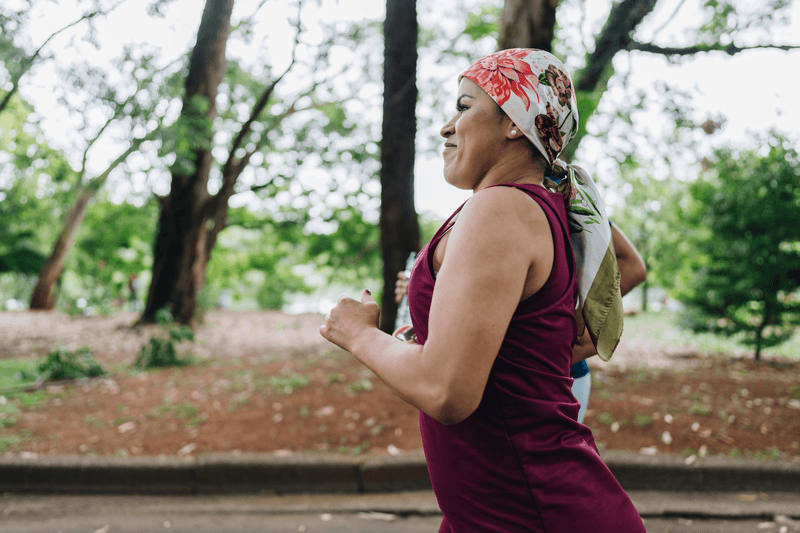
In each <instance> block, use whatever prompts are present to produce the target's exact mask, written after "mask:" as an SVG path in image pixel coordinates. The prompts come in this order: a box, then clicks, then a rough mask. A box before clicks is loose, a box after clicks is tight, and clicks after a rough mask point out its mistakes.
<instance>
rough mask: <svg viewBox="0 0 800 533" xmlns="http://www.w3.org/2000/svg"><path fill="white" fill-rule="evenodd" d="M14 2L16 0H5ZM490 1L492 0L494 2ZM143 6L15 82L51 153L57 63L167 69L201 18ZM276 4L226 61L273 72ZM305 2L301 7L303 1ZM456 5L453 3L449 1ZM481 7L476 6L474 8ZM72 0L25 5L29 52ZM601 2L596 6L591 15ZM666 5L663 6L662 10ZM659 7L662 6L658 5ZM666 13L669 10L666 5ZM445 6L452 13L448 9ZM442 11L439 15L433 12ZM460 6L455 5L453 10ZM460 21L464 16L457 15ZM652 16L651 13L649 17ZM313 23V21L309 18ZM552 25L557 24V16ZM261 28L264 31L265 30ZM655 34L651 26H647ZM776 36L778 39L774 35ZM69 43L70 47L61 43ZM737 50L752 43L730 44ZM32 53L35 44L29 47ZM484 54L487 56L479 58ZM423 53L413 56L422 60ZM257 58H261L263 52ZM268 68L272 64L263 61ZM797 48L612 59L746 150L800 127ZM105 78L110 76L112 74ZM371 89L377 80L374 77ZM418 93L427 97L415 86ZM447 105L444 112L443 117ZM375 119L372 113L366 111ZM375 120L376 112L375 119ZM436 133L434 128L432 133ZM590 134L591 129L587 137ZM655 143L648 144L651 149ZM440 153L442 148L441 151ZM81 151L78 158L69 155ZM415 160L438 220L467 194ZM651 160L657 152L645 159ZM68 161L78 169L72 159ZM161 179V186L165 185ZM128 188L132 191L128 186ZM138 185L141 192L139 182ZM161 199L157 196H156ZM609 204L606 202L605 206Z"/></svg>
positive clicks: (595, 158) (325, 6)
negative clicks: (130, 57) (150, 59)
mask: <svg viewBox="0 0 800 533" xmlns="http://www.w3.org/2000/svg"><path fill="white" fill-rule="evenodd" d="M8 1H9V2H10V4H14V3H15V0H8ZM497 1H498V3H501V2H499V0H497ZM662 2H663V3H664V4H665V5H664V7H663V8H662V9H659V11H658V13H660V14H662V16H667V15H669V14H671V13H672V12H673V11H674V9H675V8H676V7H677V6H678V5H679V4H681V5H682V6H683V7H681V10H682V11H681V16H678V17H676V19H675V20H674V21H673V22H672V23H671V24H670V26H669V27H667V28H665V29H664V33H662V34H660V35H661V39H667V38H668V39H671V40H673V39H674V40H675V41H676V44H681V43H682V42H686V41H687V36H686V35H685V30H684V29H682V28H681V22H682V20H687V18H690V17H692V16H693V13H694V12H693V10H696V9H697V7H696V6H697V3H698V2H685V3H681V2H680V0H662ZM150 3H151V2H144V1H141V0H128V1H127V2H123V3H122V4H121V5H120V6H119V7H118V8H117V9H116V10H115V11H114V12H113V13H112V14H110V15H109V16H108V17H106V18H105V19H103V20H100V21H98V24H97V27H98V30H99V31H98V34H97V41H98V42H99V43H100V47H99V49H94V48H93V47H91V46H90V45H88V44H86V43H83V42H81V40H80V38H78V37H77V36H78V35H82V34H83V31H78V30H76V31H74V32H66V33H65V34H64V35H61V36H59V37H57V39H55V40H54V42H53V43H52V44H51V45H50V46H49V49H48V50H47V53H48V54H51V55H53V56H55V57H56V61H55V62H53V61H45V62H42V63H41V64H40V65H39V66H37V67H36V68H35V69H34V71H33V72H32V75H30V76H27V77H26V78H24V79H23V83H22V90H21V95H22V96H24V97H25V98H28V99H29V100H31V101H32V103H33V104H34V106H35V108H36V110H37V113H38V114H39V115H41V116H43V117H44V120H43V127H44V129H45V131H46V132H47V134H48V137H49V141H50V143H51V144H52V145H53V146H56V147H60V146H68V143H69V142H71V141H70V136H69V135H64V132H68V131H69V130H70V128H71V127H73V125H74V117H73V118H70V117H69V116H68V115H67V113H66V112H65V111H64V109H63V107H61V106H59V104H58V102H56V101H54V98H53V94H54V90H53V85H54V84H57V83H59V79H58V78H57V77H56V74H55V72H56V71H55V68H56V66H57V65H63V64H66V63H68V62H70V61H72V60H74V59H76V58H77V57H78V55H79V54H80V55H81V56H82V57H83V58H85V59H88V60H91V61H92V62H93V63H95V64H97V65H99V66H102V67H104V68H107V65H108V64H109V61H111V58H114V57H118V56H119V54H120V53H121V51H122V48H123V46H124V45H126V44H133V43H146V44H147V45H149V46H151V47H156V48H160V49H161V50H162V59H161V62H162V63H163V64H165V65H166V64H168V63H169V62H171V61H174V60H175V59H177V58H179V57H182V56H184V55H185V54H186V53H187V52H188V51H189V49H190V47H191V46H192V44H193V43H194V39H195V32H196V31H197V27H198V23H199V20H200V16H201V13H202V2H198V1H197V0H175V1H174V2H172V3H171V5H170V6H169V8H168V9H167V10H166V17H164V18H158V17H150V16H148V15H147V13H146V7H147V5H149V4H150ZM259 3H260V0H239V1H238V2H237V4H236V9H235V11H234V18H235V17H236V16H237V14H238V16H242V15H243V14H245V13H247V11H248V8H249V9H250V11H252V8H253V7H255V6H257V5H258V4H259ZM287 3H288V2H285V1H284V0H272V1H268V2H267V3H266V5H265V7H264V8H263V9H262V12H261V16H260V17H259V19H258V25H259V27H258V35H257V36H256V38H255V39H254V41H253V42H252V43H250V44H244V43H240V42H234V41H232V42H231V43H230V45H229V54H230V55H231V56H233V57H237V58H240V59H241V60H242V61H243V62H244V63H250V64H252V65H254V66H257V65H258V64H259V59H263V57H268V58H270V59H271V60H274V63H275V67H276V70H277V69H280V68H281V63H280V62H281V61H282V60H283V59H284V58H283V55H285V54H284V52H285V51H286V50H287V49H288V43H289V41H290V40H291V39H292V37H293V32H292V29H291V27H290V25H289V24H287V23H286V22H285V21H286V20H287V19H288V18H291V17H293V16H294V12H293V10H292V9H291V8H287V7H286V4H287ZM313 3H314V2H312V1H309V2H308V4H309V5H310V4H313ZM457 3H458V2H456V3H454V5H455V4H457ZM466 3H467V4H469V5H475V4H479V3H481V2H478V1H476V0H468V1H467V2H466ZM483 3H485V2H483ZM75 4H76V2H75V1H74V0H73V1H70V0H61V1H60V2H58V3H56V2H37V3H35V7H34V8H33V17H34V18H35V20H36V22H35V23H34V24H31V25H30V26H29V28H30V34H29V39H30V43H29V44H30V45H31V46H34V45H35V46H38V45H39V44H40V43H41V42H43V41H44V40H45V39H46V38H47V37H48V36H49V35H50V34H51V33H52V32H54V31H56V30H57V29H59V28H61V27H63V26H64V25H65V24H66V23H68V22H70V21H72V20H75V19H76V18H78V17H79V16H80V14H81V11H80V10H79V9H77V7H76V5H75ZM434 4H438V2H434V1H433V0H419V6H420V7H419V11H420V23H421V25H422V26H423V28H425V27H430V26H432V23H431V19H430V18H429V17H431V16H435V15H436V10H437V9H439V7H438V6H434ZM587 4H589V5H591V6H592V7H593V8H596V9H597V12H596V13H594V12H589V13H580V14H577V13H576V12H575V11H573V12H566V11H565V12H564V13H563V15H562V13H561V12H559V13H560V14H559V17H561V16H563V17H565V18H564V19H563V21H562V25H565V26H566V25H567V24H568V23H569V20H568V17H569V18H575V17H583V16H585V19H586V22H585V23H584V24H583V25H582V27H583V28H584V33H585V34H586V35H584V36H583V37H584V40H587V39H588V38H589V37H590V36H591V28H592V25H591V21H592V20H593V19H595V18H596V19H598V20H602V18H603V17H604V16H605V13H606V12H607V11H606V10H607V9H608V7H607V5H606V3H599V2H585V3H584V5H587ZM600 4H603V5H604V6H605V7H603V8H602V9H601V8H600ZM667 4H668V5H667ZM659 6H661V2H660V3H659ZM671 6H674V7H671ZM310 7H313V9H306V10H305V16H306V17H308V18H307V19H304V22H305V23H306V24H307V25H308V26H309V27H313V26H314V25H315V24H318V23H319V21H331V20H336V19H339V20H360V19H365V18H366V19H380V18H381V17H382V16H383V2H381V1H376V0H322V2H321V5H320V7H316V6H310ZM448 8H449V9H451V10H452V9H456V11H458V9H457V8H454V7H453V6H449V7H448ZM441 9H446V8H445V7H442V8H441ZM462 9H463V8H462ZM463 12H464V14H466V9H464V10H463ZM658 13H656V14H658ZM314 17H318V19H317V20H314ZM792 17H793V18H792V26H791V28H789V30H787V31H783V32H778V33H775V34H771V35H769V36H764V40H766V39H769V40H771V41H772V42H774V43H779V44H793V43H796V41H797V38H798V37H797V36H798V35H800V1H795V3H794V7H793V12H792ZM560 20H561V19H560ZM267 25H269V27H268V28H267ZM649 26H652V27H653V28H658V27H659V26H660V24H655V23H654V24H652V25H649ZM781 33H782V34H781ZM70 43H74V45H75V46H74V47H70V46H68V45H69V44H70ZM736 44H738V45H743V44H754V43H736ZM35 46H34V47H35ZM489 51H491V49H488V50H487V52H489ZM424 52H425V51H424V49H423V50H421V54H424ZM262 54H263V55H262ZM566 59H567V61H566V62H567V64H568V65H572V66H573V68H574V61H573V59H574V58H566ZM270 62H272V61H270ZM420 64H421V65H423V67H422V68H425V67H424V65H425V64H426V63H425V58H424V57H421V61H420ZM798 65H800V51H792V52H783V51H778V50H755V51H749V52H744V53H741V54H738V55H736V56H734V57H729V56H727V55H725V54H722V53H713V54H706V55H699V56H697V57H696V58H689V59H685V60H683V61H681V64H680V65H678V64H675V65H673V64H670V63H669V62H668V61H667V60H666V59H665V58H663V57H654V56H648V55H646V54H642V53H634V54H620V55H619V57H617V58H616V60H615V67H616V69H617V72H618V73H624V72H628V73H629V74H628V76H629V77H628V81H629V84H630V85H631V86H634V87H638V88H640V89H642V90H644V91H656V90H657V89H656V88H657V87H658V83H659V81H666V82H667V83H668V84H670V85H671V86H673V87H676V88H680V89H681V90H683V91H688V92H689V93H691V94H692V96H693V103H694V106H695V108H696V109H697V111H698V112H703V113H706V114H707V115H708V116H722V117H724V118H725V119H726V120H727V122H726V124H725V126H724V128H723V129H722V131H721V132H719V133H718V134H716V135H715V136H714V137H713V139H710V140H709V142H713V143H714V144H715V145H716V146H719V145H720V144H721V143H736V144H742V145H748V142H749V141H750V139H751V138H752V136H753V135H752V133H753V132H763V131H766V130H768V129H769V128H772V127H776V128H778V129H779V130H782V131H787V132H793V131H796V130H797V125H798V124H800V104H798V102H797V101H796V96H795V95H794V93H795V92H796V87H798V86H800V68H798ZM465 66H467V65H466V63H464V64H455V63H452V64H442V65H438V67H437V68H439V69H444V70H447V69H451V70H452V73H451V77H452V83H449V84H445V85H444V86H443V87H441V90H442V91H445V92H447V93H450V94H452V95H453V97H455V91H456V88H457V84H456V77H457V75H458V73H459V72H460V71H461V70H463V68H465ZM112 75H113V73H112ZM377 81H378V83H380V80H377ZM421 90H422V91H424V90H426V88H425V87H421ZM620 98H623V93H622V92H615V91H609V93H608V94H607V95H606V96H604V101H603V103H601V110H602V108H603V106H604V104H605V105H606V106H609V105H612V104H613V103H614V102H615V101H617V100H618V99H620ZM451 107H452V106H450V105H449V104H448V107H447V109H446V110H445V111H446V113H450V112H451ZM374 112H375V113H378V114H379V113H380V109H375V110H374ZM378 116H379V115H378ZM664 124H665V122H664V121H663V120H659V117H658V116H657V115H655V114H654V115H653V116H652V124H651V125H650V130H651V131H652V135H653V137H654V138H657V137H659V136H661V137H663V136H666V135H668V134H669V132H665V131H661V129H663V127H664ZM435 130H436V131H438V127H437V128H436V129H435ZM591 131H592V130H591V127H590V132H591ZM434 135H435V131H433V132H431V131H426V132H421V133H420V136H421V137H422V136H425V137H428V138H429V137H431V136H434ZM587 141H590V142H586V145H585V146H583V147H582V151H581V152H579V154H578V159H579V160H580V162H582V163H584V164H585V166H586V167H587V168H589V169H591V170H592V171H593V172H594V173H595V174H598V173H608V172H615V170H614V166H615V164H616V162H615V161H609V160H608V158H607V157H605V155H604V148H603V145H602V144H601V143H597V142H591V139H587ZM656 144H657V143H653V145H654V146H655V145H656ZM107 148H108V150H107V152H108V158H109V159H113V157H114V154H116V153H117V152H119V151H120V149H119V148H116V149H115V148H114V147H111V146H109V147H107ZM440 151H441V150H440ZM78 153H80V152H78ZM418 154H419V155H418V160H417V176H416V180H417V185H416V192H417V209H418V211H420V212H432V213H434V214H436V215H437V216H439V217H444V216H447V215H448V214H449V213H450V212H451V211H452V210H453V209H455V207H457V206H458V205H459V204H460V203H461V202H462V201H463V200H464V199H466V198H467V197H468V195H469V193H467V192H464V191H457V190H455V189H453V188H452V187H451V186H449V185H447V184H446V183H445V182H444V179H443V178H442V175H441V169H442V163H441V159H440V157H439V156H434V155H432V154H429V153H426V152H425V151H424V150H418ZM646 155H648V156H651V157H652V156H654V155H656V154H646ZM684 157H686V158H687V159H691V158H692V157H695V158H696V154H684ZM73 164H77V163H76V162H73ZM91 164H92V165H96V166H97V167H98V168H101V167H103V166H104V165H105V164H107V161H103V160H102V158H98V159H97V160H92V162H91ZM166 183H167V182H166V181H165V184H166ZM131 187H132V190H133V189H136V187H137V185H136V184H135V183H134V185H132V186H131ZM138 187H140V188H142V187H144V184H143V183H140V184H139V185H138ZM157 192H159V193H164V192H165V191H164V190H158V191H157ZM609 201H610V203H611V204H613V203H614V200H613V199H609Z"/></svg>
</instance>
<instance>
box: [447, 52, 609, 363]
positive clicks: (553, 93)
mask: <svg viewBox="0 0 800 533" xmlns="http://www.w3.org/2000/svg"><path fill="white" fill-rule="evenodd" d="M461 76H462V77H467V78H469V79H471V80H472V81H474V82H475V83H477V84H478V85H479V86H480V87H481V88H482V89H483V90H484V91H486V93H487V94H488V95H489V96H491V97H492V98H493V99H494V101H495V102H497V104H498V105H499V106H500V107H501V108H502V109H503V111H505V113H506V114H507V115H508V116H509V118H511V120H512V121H513V122H514V124H515V125H516V126H517V127H518V128H519V129H520V130H521V131H522V133H523V134H524V135H525V137H527V139H528V140H529V141H530V142H531V143H533V145H534V146H535V147H536V148H537V149H538V150H539V151H540V152H541V153H542V154H543V155H544V157H545V158H546V159H547V161H548V162H549V163H550V166H551V168H552V174H553V175H552V176H549V177H546V178H545V180H544V183H543V185H544V186H545V188H546V189H548V190H549V191H551V192H554V193H558V194H561V195H562V196H563V197H564V204H565V206H566V208H567V217H568V219H569V226H570V241H571V243H572V251H573V253H574V255H575V262H576V266H577V273H578V301H577V304H576V308H575V318H576V320H577V321H578V331H579V333H581V334H582V333H583V330H584V326H585V327H586V328H588V330H589V335H590V337H591V338H592V342H594V345H595V346H596V347H597V354H598V355H599V356H600V358H601V359H603V360H604V361H608V360H609V359H610V358H611V355H612V354H613V352H614V349H615V348H616V347H617V344H618V343H619V338H620V336H621V335H622V296H621V295H620V291H619V268H618V267H617V260H616V259H617V258H616V254H615V253H614V244H613V241H612V239H611V227H610V226H609V223H608V217H607V216H606V210H605V205H604V204H603V200H602V198H601V197H600V194H599V192H598V190H597V186H596V185H595V183H594V181H593V180H592V178H591V176H590V175H589V174H588V173H587V172H586V171H585V170H583V169H582V168H580V167H578V166H575V165H568V164H566V163H565V162H564V161H562V160H560V159H558V156H559V154H560V153H561V151H562V150H563V149H564V146H566V144H567V143H568V142H569V140H570V139H571V138H572V137H573V136H574V135H575V132H577V131H578V105H577V101H576V99H575V92H574V90H573V88H572V87H573V86H572V79H571V78H570V76H569V73H568V72H567V70H566V68H565V67H564V65H563V64H562V63H561V61H559V60H558V59H557V58H556V57H555V56H554V55H552V54H550V53H548V52H544V51H542V50H533V49H510V50H502V51H500V52H495V53H494V54H491V55H488V56H486V57H484V58H483V59H479V60H478V61H476V62H475V63H473V64H472V66H470V67H469V68H468V69H467V70H466V71H464V73H463V74H462V75H461Z"/></svg>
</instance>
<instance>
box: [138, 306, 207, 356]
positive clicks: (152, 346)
mask: <svg viewBox="0 0 800 533" xmlns="http://www.w3.org/2000/svg"><path fill="white" fill-rule="evenodd" d="M156 323H157V324H158V325H159V326H161V329H162V334H161V335H160V336H158V335H153V336H152V337H150V340H149V342H148V344H145V345H143V346H142V349H141V351H140V352H139V356H138V357H137V358H136V361H135V362H134V363H133V366H134V367H136V368H164V367H171V366H186V365H188V364H190V363H191V360H190V359H188V358H180V357H178V351H177V348H176V346H175V345H176V344H180V343H181V342H183V341H189V342H192V341H194V332H193V331H192V329H191V328H189V327H187V326H183V325H180V324H176V323H175V318H174V317H173V316H172V313H171V312H170V311H169V309H166V308H164V309H159V310H158V311H156Z"/></svg>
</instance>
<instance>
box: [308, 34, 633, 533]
mask: <svg viewBox="0 0 800 533" xmlns="http://www.w3.org/2000/svg"><path fill="white" fill-rule="evenodd" d="M455 103H456V112H455V115H454V116H453V118H452V119H451V120H450V121H449V122H448V123H447V124H445V126H444V127H443V128H442V130H441V135H442V137H443V138H444V140H445V141H444V155H443V157H444V177H445V179H446V180H447V182H448V183H450V184H451V185H454V186H456V187H458V188H461V189H469V190H472V191H473V193H474V194H473V195H472V196H471V197H470V199H469V200H467V202H465V203H464V204H463V205H462V206H461V207H460V208H459V209H458V210H457V211H456V212H455V213H453V215H452V216H451V217H450V218H449V219H448V220H447V221H446V222H445V223H444V224H443V225H442V227H441V228H440V229H439V231H438V232H437V233H436V234H435V235H434V237H433V238H432V239H431V241H430V242H429V243H428V245H427V246H425V247H424V248H423V249H422V250H421V251H420V253H419V255H418V257H417V261H416V264H415V266H414V269H413V270H412V273H411V276H410V278H411V279H410V284H409V289H408V298H409V308H410V311H411V320H412V323H413V327H414V331H415V333H416V335H417V344H414V343H408V342H400V341H398V340H397V339H395V338H394V337H392V336H391V335H387V334H385V333H383V332H381V331H380V330H379V329H378V317H379V313H380V310H379V308H378V306H377V304H376V303H375V301H374V300H373V299H372V297H371V295H370V293H369V291H364V292H363V293H362V295H361V301H356V300H353V299H350V298H341V299H340V300H339V302H338V304H337V305H336V307H334V309H332V310H331V312H330V314H329V315H328V317H326V321H325V324H324V325H323V326H322V327H321V328H320V332H321V333H322V335H323V336H324V337H325V338H326V339H328V340H330V341H331V342H333V343H335V344H337V345H338V346H340V347H342V348H344V349H345V350H347V351H349V352H351V353H352V354H353V355H354V356H355V357H356V358H357V359H358V360H359V361H361V362H362V363H364V364H365V365H366V366H367V367H368V368H370V369H371V370H372V371H373V372H375V374H376V375H377V376H378V377H379V378H380V379H381V380H383V382H384V383H386V385H387V386H388V387H389V388H390V389H392V391H393V392H394V393H395V394H397V395H398V396H400V397H401V398H403V399H404V400H406V401H407V402H409V403H410V404H412V405H414V406H415V407H417V408H419V410H420V430H421V433H422V440H423V447H424V450H425V456H426V460H427V463H428V471H429V473H430V478H431V482H432V484H433V488H434V492H435V493H436V497H437V500H438V502H439V506H440V508H441V510H442V512H443V513H444V518H443V520H442V525H441V527H440V529H439V531H440V532H459V533H463V532H487V531H496V532H503V533H509V532H522V531H526V532H529V531H537V532H538V531H550V532H553V531H557V532H560V533H569V532H581V533H583V532H586V531H591V532H615V533H619V532H623V533H627V532H643V531H644V527H643V525H642V521H641V519H640V518H639V515H638V513H637V512H636V509H635V508H634V506H633V504H632V503H631V501H630V499H629V498H628V496H627V495H626V494H625V492H624V490H623V489H622V488H621V487H620V485H619V484H618V483H617V481H616V479H615V478H614V477H613V475H612V474H611V472H610V471H609V470H608V468H607V467H606V465H605V464H604V463H603V461H602V459H601V458H600V455H599V454H598V452H597V448H596V446H595V443H594V440H593V438H592V434H591V431H590V430H589V429H588V428H586V427H585V426H583V425H581V424H579V423H578V422H577V420H576V419H577V416H578V410H579V404H578V402H577V401H576V400H575V397H574V396H573V395H572V393H571V390H570V387H571V383H572V380H571V379H570V377H569V370H570V366H571V364H572V356H573V344H574V343H575V341H576V339H577V338H578V337H579V336H580V334H582V333H583V331H584V328H585V329H586V330H587V331H588V332H589V336H590V338H591V341H592V343H593V345H594V346H595V347H596V348H597V352H598V354H599V355H600V357H601V358H604V359H607V358H608V357H610V356H611V353H612V352H613V350H614V348H615V347H616V344H617V342H618V340H619V335H620V334H621V329H622V313H621V303H620V298H619V273H618V270H617V266H616V259H615V256H614V248H613V244H612V242H611V230H610V227H609V223H608V219H607V217H606V215H605V209H604V207H603V205H602V201H601V200H600V198H599V194H597V190H596V188H595V187H594V184H593V182H592V180H591V178H590V177H589V176H588V174H586V172H585V171H583V170H582V169H580V168H578V167H574V166H567V165H564V164H563V163H562V162H561V161H559V160H558V154H559V152H560V151H561V150H562V149H563V147H564V146H565V145H566V144H567V142H568V141H569V139H570V138H571V137H572V136H573V135H574V133H575V132H576V131H577V127H578V116H577V104H576V101H575V95H574V93H573V90H572V82H571V79H570V77H569V75H568V74H567V72H566V69H565V68H564V65H563V64H562V63H561V62H560V61H559V60H558V59H556V58H555V57H554V56H553V55H552V54H549V53H547V52H543V51H540V50H525V49H513V50H503V51H501V52H497V53H495V54H491V55H490V56H487V57H485V58H482V59H480V60H479V61H477V62H475V63H474V64H473V65H472V66H471V67H470V68H469V69H467V70H466V71H465V72H464V73H463V74H462V75H461V77H460V79H459V89H458V94H457V97H456V102H455Z"/></svg>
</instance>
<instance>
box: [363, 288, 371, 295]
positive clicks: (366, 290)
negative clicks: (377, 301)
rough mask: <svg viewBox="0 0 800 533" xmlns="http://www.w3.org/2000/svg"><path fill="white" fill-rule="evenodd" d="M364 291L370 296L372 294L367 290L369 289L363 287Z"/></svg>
mask: <svg viewBox="0 0 800 533" xmlns="http://www.w3.org/2000/svg"><path fill="white" fill-rule="evenodd" d="M364 291H365V292H366V293H367V294H369V295H370V296H372V293H371V292H370V291H369V289H364Z"/></svg>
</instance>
